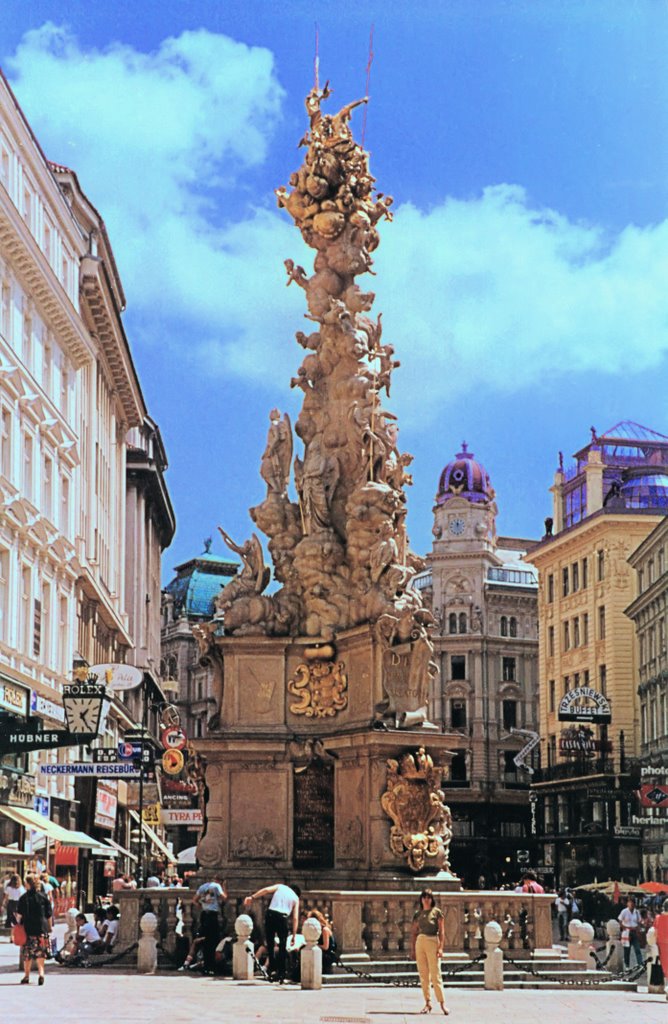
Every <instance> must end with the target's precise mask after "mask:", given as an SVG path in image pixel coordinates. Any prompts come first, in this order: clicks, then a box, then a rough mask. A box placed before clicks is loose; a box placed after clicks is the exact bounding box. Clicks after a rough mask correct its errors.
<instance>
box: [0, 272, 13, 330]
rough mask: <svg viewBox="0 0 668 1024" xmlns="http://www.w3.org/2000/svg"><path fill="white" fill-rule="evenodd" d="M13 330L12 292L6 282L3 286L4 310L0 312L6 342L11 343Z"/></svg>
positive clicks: (0, 325)
mask: <svg viewBox="0 0 668 1024" xmlns="http://www.w3.org/2000/svg"><path fill="white" fill-rule="evenodd" d="M11 328H12V290H11V288H10V287H9V284H8V283H7V282H6V281H4V282H3V285H2V310H1V311H0V329H1V330H2V333H3V335H4V337H5V340H6V341H11V340H12V339H11Z"/></svg>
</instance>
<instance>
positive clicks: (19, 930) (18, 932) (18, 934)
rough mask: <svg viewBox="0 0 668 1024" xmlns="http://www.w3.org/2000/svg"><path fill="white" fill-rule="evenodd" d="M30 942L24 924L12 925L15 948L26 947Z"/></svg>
mask: <svg viewBox="0 0 668 1024" xmlns="http://www.w3.org/2000/svg"><path fill="white" fill-rule="evenodd" d="M27 941H28V936H27V935H26V930H25V928H24V927H23V925H22V924H13V925H12V942H13V943H14V945H15V946H25V944H26V942H27Z"/></svg>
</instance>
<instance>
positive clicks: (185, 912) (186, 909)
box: [181, 893, 195, 943]
mask: <svg viewBox="0 0 668 1024" xmlns="http://www.w3.org/2000/svg"><path fill="white" fill-rule="evenodd" d="M181 921H182V922H183V934H184V936H185V937H186V938H187V939H188V942H189V943H190V940H191V938H192V937H193V935H194V933H195V930H194V927H193V901H192V893H188V894H184V896H183V897H182V900H181Z"/></svg>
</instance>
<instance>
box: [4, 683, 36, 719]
mask: <svg viewBox="0 0 668 1024" xmlns="http://www.w3.org/2000/svg"><path fill="white" fill-rule="evenodd" d="M29 707H30V690H29V689H27V687H25V686H20V685H19V684H18V683H15V682H13V681H12V680H11V679H6V678H5V677H3V676H0V710H1V711H11V713H12V714H13V715H20V716H21V717H22V718H27V717H28V709H29Z"/></svg>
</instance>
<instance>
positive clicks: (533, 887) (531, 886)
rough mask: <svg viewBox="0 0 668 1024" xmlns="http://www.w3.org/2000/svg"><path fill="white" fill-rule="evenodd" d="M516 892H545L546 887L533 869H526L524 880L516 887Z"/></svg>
mask: <svg viewBox="0 0 668 1024" xmlns="http://www.w3.org/2000/svg"><path fill="white" fill-rule="evenodd" d="M515 892H531V893H538V892H545V889H544V888H543V886H542V885H541V884H540V882H538V881H536V876H535V874H534V873H533V871H525V872H524V874H523V875H522V882H521V884H520V885H519V886H518V888H517V889H515Z"/></svg>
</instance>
